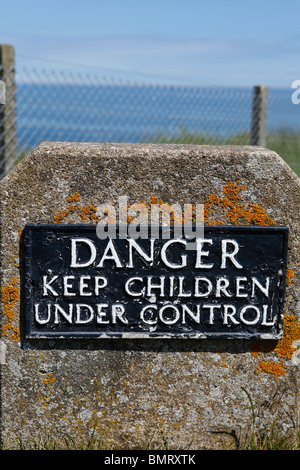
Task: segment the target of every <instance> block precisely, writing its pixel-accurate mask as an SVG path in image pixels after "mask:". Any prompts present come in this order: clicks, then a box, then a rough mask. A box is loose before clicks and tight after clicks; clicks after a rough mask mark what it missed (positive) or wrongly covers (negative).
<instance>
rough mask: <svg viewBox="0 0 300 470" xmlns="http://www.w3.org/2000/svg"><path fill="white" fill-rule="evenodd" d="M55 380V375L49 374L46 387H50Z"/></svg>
mask: <svg viewBox="0 0 300 470" xmlns="http://www.w3.org/2000/svg"><path fill="white" fill-rule="evenodd" d="M55 380H56V378H55V377H53V374H49V375H48V377H47V378H46V379H45V380H44V383H45V384H46V385H49V384H51V383H53V382H55Z"/></svg>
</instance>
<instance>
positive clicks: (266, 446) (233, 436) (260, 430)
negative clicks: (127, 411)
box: [1, 387, 300, 451]
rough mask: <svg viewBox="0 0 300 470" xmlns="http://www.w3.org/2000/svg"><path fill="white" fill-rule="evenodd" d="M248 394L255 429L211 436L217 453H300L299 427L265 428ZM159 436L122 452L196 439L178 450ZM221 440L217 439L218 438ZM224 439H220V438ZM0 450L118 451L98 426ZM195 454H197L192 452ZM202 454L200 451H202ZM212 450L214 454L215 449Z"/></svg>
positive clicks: (275, 423) (43, 435) (165, 447)
mask: <svg viewBox="0 0 300 470" xmlns="http://www.w3.org/2000/svg"><path fill="white" fill-rule="evenodd" d="M241 388H242V390H243V391H244V392H245V394H246V396H247V398H248V401H249V407H246V408H245V414H248V415H249V416H250V418H251V421H252V426H250V427H249V430H247V431H246V432H243V433H239V434H238V433H237V432H236V431H235V430H231V431H230V432H228V431H226V430H224V431H218V432H212V434H214V435H216V449H219V450H260V451H262V450H289V451H293V450H300V426H299V424H298V425H296V427H295V428H291V429H289V430H287V431H286V430H282V427H281V425H280V422H278V421H277V420H274V421H273V422H271V423H269V424H264V425H262V423H261V421H260V418H259V408H258V410H256V407H255V405H254V403H253V400H252V398H251V395H250V393H249V392H248V391H247V390H246V389H245V388H244V387H241ZM155 434H156V433H153V435H152V437H151V439H150V440H149V441H148V443H147V444H146V445H144V446H141V447H140V448H134V449H132V448H130V447H128V448H126V447H124V445H122V449H123V450H146V451H149V450H162V451H164V450H165V451H169V450H190V449H191V446H192V444H193V442H194V440H195V439H194V437H196V436H194V437H192V439H191V440H190V443H189V444H187V446H186V448H184V449H177V448H176V447H173V446H172V443H171V440H169V439H168V436H166V435H165V432H164V431H162V432H160V438H159V440H160V443H158V439H157V438H156V437H155ZM217 436H218V437H217ZM220 436H221V437H220ZM223 436H226V440H225V441H224V442H223V441H222V437H223ZM1 450H109V451H111V450H118V446H116V447H113V448H111V447H108V446H107V445H106V443H105V438H103V436H102V435H101V436H100V437H99V436H97V425H95V426H94V428H93V430H92V432H91V435H90V437H89V438H87V439H85V440H78V439H77V440H76V439H73V438H72V437H71V436H69V435H66V436H65V437H64V438H63V439H62V440H61V441H60V442H58V441H57V440H55V439H54V438H53V437H52V436H51V433H49V432H47V431H46V430H45V431H44V432H42V433H41V434H40V435H39V436H38V437H31V438H30V439H29V440H28V439H27V440H26V444H25V443H24V441H23V439H22V437H20V438H19V439H18V440H16V442H15V445H14V446H13V449H12V447H9V448H8V447H6V446H5V444H4V445H3V446H2V448H1ZM192 450H196V449H194V448H192ZM199 450H201V449H199ZM209 450H214V449H213V448H211V449H209Z"/></svg>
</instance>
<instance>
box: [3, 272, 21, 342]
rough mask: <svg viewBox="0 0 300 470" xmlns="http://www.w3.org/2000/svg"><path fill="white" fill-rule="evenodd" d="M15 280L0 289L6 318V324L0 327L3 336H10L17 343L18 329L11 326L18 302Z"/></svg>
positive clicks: (18, 295)
mask: <svg viewBox="0 0 300 470" xmlns="http://www.w3.org/2000/svg"><path fill="white" fill-rule="evenodd" d="M17 282H18V280H17V278H16V277H14V278H13V280H12V281H9V283H8V285H5V286H3V287H2V304H3V307H4V310H3V314H4V315H5V316H6V317H7V320H8V322H6V323H4V324H3V325H2V334H3V335H4V336H7V335H10V339H11V340H16V341H19V339H20V329H19V328H18V327H16V326H14V325H13V320H14V318H15V314H16V313H15V311H14V307H15V305H16V303H17V302H18V301H19V300H20V293H19V288H18V286H17Z"/></svg>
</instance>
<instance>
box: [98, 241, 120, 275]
mask: <svg viewBox="0 0 300 470" xmlns="http://www.w3.org/2000/svg"><path fill="white" fill-rule="evenodd" d="M109 252H111V254H110V255H109V254H108V253H109ZM106 260H112V261H114V262H115V265H116V267H117V268H122V267H123V266H122V263H121V261H120V259H119V257H118V254H117V252H116V249H115V246H114V244H113V241H112V240H109V242H108V243H107V245H106V248H105V250H104V253H103V256H102V258H101V260H100V263H99V264H98V265H97V268H103V263H104V261H106Z"/></svg>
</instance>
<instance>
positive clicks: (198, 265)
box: [195, 238, 213, 269]
mask: <svg viewBox="0 0 300 470" xmlns="http://www.w3.org/2000/svg"><path fill="white" fill-rule="evenodd" d="M204 243H208V244H209V245H212V240H205V239H202V238H197V240H196V247H197V258H196V265H195V268H203V269H211V268H212V267H213V263H212V264H203V263H202V256H208V255H209V251H202V248H203V245H204Z"/></svg>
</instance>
